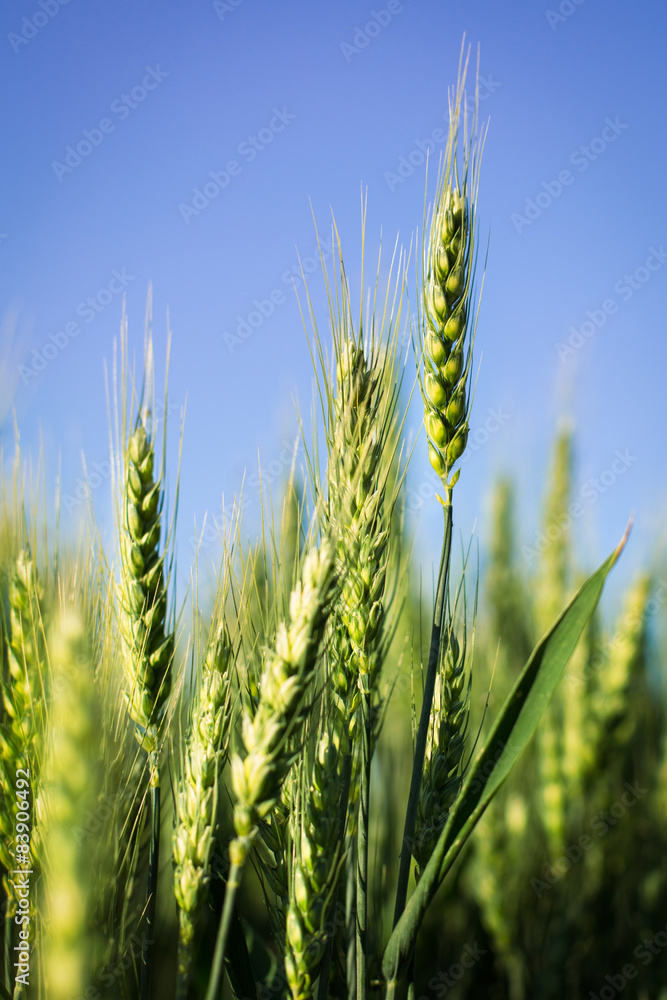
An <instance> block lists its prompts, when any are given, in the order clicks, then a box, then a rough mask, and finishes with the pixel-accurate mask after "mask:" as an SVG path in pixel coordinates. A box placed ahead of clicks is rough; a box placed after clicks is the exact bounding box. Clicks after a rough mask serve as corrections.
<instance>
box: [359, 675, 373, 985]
mask: <svg viewBox="0 0 667 1000" xmlns="http://www.w3.org/2000/svg"><path fill="white" fill-rule="evenodd" d="M359 683H360V685H361V712H360V716H361V773H360V776H359V819H358V823H359V825H358V827H357V1000H366V997H367V996H368V971H367V961H366V956H367V954H368V936H367V935H368V806H369V796H370V770H371V687H370V684H371V678H370V673H363V674H361V675H360V677H359Z"/></svg>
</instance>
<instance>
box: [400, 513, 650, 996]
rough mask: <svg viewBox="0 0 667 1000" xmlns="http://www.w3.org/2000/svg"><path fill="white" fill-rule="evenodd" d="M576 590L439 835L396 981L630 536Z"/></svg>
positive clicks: (408, 918)
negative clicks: (426, 916) (449, 873)
mask: <svg viewBox="0 0 667 1000" xmlns="http://www.w3.org/2000/svg"><path fill="white" fill-rule="evenodd" d="M629 530H630V527H629V526H628V530H627V531H626V533H625V535H624V536H623V539H622V540H621V542H620V544H619V546H618V548H616V549H615V550H614V552H612V554H611V555H610V556H609V558H608V559H607V560H606V561H605V562H604V563H603V564H602V565H601V566H600V568H599V569H598V570H597V571H596V572H595V573H593V575H592V576H590V577H589V578H588V580H587V581H586V582H585V583H584V584H583V586H582V587H581V588H580V589H579V590H578V591H577V593H576V594H575V596H574V597H573V598H572V600H571V601H570V603H569V604H568V605H567V607H566V608H565V610H564V611H563V612H562V614H561V615H560V617H559V618H558V619H557V621H556V623H555V624H554V625H553V626H552V627H551V629H550V630H549V631H548V632H547V634H546V635H545V636H544V638H543V639H542V640H541V641H540V642H539V643H538V645H537V646H536V647H535V649H534V650H533V652H532V653H531V656H530V658H529V660H528V662H527V664H526V666H525V667H524V668H523V670H522V672H521V675H520V676H519V678H518V680H517V682H516V684H515V685H514V687H513V688H512V691H511V692H510V694H509V695H508V698H507V701H506V702H505V704H504V705H503V707H502V709H501V710H500V713H499V714H498V717H497V718H496V721H495V723H494V725H493V728H492V730H491V732H490V734H489V736H488V738H487V740H486V742H485V744H484V746H483V748H482V749H481V750H480V752H479V754H478V755H477V757H476V759H475V760H474V762H473V763H472V764H471V766H470V768H469V770H468V775H467V778H466V780H465V783H464V785H463V788H462V789H461V794H460V795H459V797H458V798H457V800H456V802H455V804H454V806H453V808H452V811H451V812H450V814H449V818H448V820H447V824H446V826H445V828H444V830H443V831H442V833H441V834H440V838H439V840H438V843H437V845H436V848H435V850H434V852H433V854H432V856H431V859H430V860H429V863H428V864H427V866H426V868H425V869H424V872H423V874H422V876H421V878H420V880H419V884H418V886H417V888H416V889H415V891H414V893H413V895H412V897H411V898H410V901H409V903H408V905H407V906H406V908H405V910H404V912H403V914H402V916H401V918H400V920H399V921H398V923H397V924H396V927H395V928H394V931H393V933H392V935H391V937H390V939H389V943H388V944H387V947H386V949H385V952H384V957H383V961H382V971H383V974H384V976H385V978H386V980H387V981H388V982H395V981H396V980H397V979H398V978H399V976H400V975H401V974H402V973H403V971H404V970H405V966H406V964H407V962H408V960H409V958H410V955H411V954H412V950H413V948H414V944H415V941H416V938H417V934H418V932H419V928H420V926H421V922H422V920H423V918H424V914H425V912H426V910H427V908H428V906H429V904H430V902H431V900H432V899H433V897H434V896H435V894H436V892H437V891H438V889H439V888H440V885H441V884H442V881H443V879H444V877H445V875H446V874H447V872H448V871H449V869H450V868H451V867H452V865H453V864H454V861H455V860H456V858H457V856H458V854H459V852H460V851H461V848H462V847H463V845H464V844H465V842H466V840H467V839H468V837H469V836H470V834H471V833H472V831H473V829H474V827H475V825H476V824H477V822H478V821H479V819H480V817H481V816H482V814H483V812H484V810H485V809H486V807H487V806H488V804H489V802H490V801H491V799H492V798H493V796H494V795H495V794H496V792H497V791H498V789H499V788H500V786H501V785H502V784H503V782H504V781H505V779H506V778H507V776H508V774H509V773H510V771H511V770H512V767H513V766H514V764H515V762H516V760H517V758H518V757H519V755H520V754H521V753H522V751H523V750H524V749H525V747H526V745H527V743H528V741H529V740H530V738H531V736H532V735H533V733H534V732H535V729H536V728H537V724H538V722H539V721H540V718H541V716H542V713H543V712H544V709H545V708H546V707H547V705H548V703H549V699H550V698H551V696H552V694H553V693H554V691H555V689H556V686H557V684H558V682H559V680H560V679H561V677H562V675H563V673H564V671H565V667H566V666H567V663H568V660H569V659H570V657H571V656H572V654H573V652H574V650H575V648H576V645H577V643H578V641H579V638H580V636H581V633H582V632H583V630H584V628H585V627H586V624H587V623H588V621H589V619H590V617H591V615H592V614H593V612H594V611H595V608H596V606H597V603H598V601H599V599H600V596H601V594H602V588H603V586H604V583H605V580H606V578H607V575H608V573H609V571H610V570H611V568H612V566H613V565H614V563H615V562H616V560H617V559H618V557H619V555H620V553H621V551H622V549H623V547H624V545H625V543H626V541H627V537H628V533H629Z"/></svg>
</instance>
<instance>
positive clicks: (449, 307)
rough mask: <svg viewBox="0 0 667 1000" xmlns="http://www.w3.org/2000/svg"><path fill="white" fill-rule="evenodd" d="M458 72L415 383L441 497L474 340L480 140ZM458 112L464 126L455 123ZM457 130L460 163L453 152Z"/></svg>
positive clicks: (461, 430) (463, 427) (458, 431)
mask: <svg viewBox="0 0 667 1000" xmlns="http://www.w3.org/2000/svg"><path fill="white" fill-rule="evenodd" d="M464 83H465V71H464V72H463V74H462V76H461V78H460V80H459V85H458V88H457V91H456V96H455V98H454V100H453V101H450V124H449V133H448V136H447V146H446V149H445V157H444V166H443V169H442V171H441V173H440V177H439V180H438V190H437V196H436V202H435V207H434V209H433V214H432V217H431V225H430V232H429V237H428V240H426V239H425V241H424V254H423V263H422V282H421V298H422V302H423V305H422V310H421V318H420V324H419V337H420V348H421V351H420V354H421V369H420V385H421V389H422V397H423V400H424V422H425V425H426V432H427V435H428V451H429V458H430V460H431V465H432V466H433V468H434V469H435V471H436V472H437V474H438V475H439V476H440V478H441V480H442V482H443V485H444V486H445V489H446V490H447V492H449V490H450V489H451V487H453V486H454V484H455V483H456V480H457V479H458V473H455V475H454V477H453V478H452V479H451V481H450V479H449V476H450V473H451V471H452V469H453V467H454V466H455V464H456V462H457V461H458V460H459V459H460V458H461V456H462V455H463V452H464V451H465V447H466V444H467V441H468V426H469V425H468V416H469V411H470V398H469V388H470V387H469V381H470V368H471V365H472V341H473V339H474V316H473V313H474V288H473V279H474V268H475V249H476V206H477V188H478V173H479V161H480V156H481V150H482V146H483V139H484V137H483V135H482V136H479V135H478V134H477V133H476V131H475V130H476V126H477V121H476V113H475V116H474V117H473V121H472V131H470V130H469V128H468V121H467V112H466V110H465V102H464V96H465V91H464V90H463V86H464ZM462 106H463V122H462V121H461V117H462ZM461 130H462V131H463V155H462V165H461V167H460V168H459V164H458V160H457V146H458V143H459V135H460V132H461Z"/></svg>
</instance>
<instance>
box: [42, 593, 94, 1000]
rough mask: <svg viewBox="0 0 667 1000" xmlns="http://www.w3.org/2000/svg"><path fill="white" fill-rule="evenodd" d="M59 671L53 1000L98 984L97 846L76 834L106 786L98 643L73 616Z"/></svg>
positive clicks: (53, 752) (57, 646)
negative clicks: (93, 873) (94, 922)
mask: <svg viewBox="0 0 667 1000" xmlns="http://www.w3.org/2000/svg"><path fill="white" fill-rule="evenodd" d="M49 647H50V652H51V662H52V667H53V685H52V697H51V706H50V713H49V743H48V752H47V758H46V766H45V773H44V792H43V796H42V798H41V800H40V812H41V817H40V819H41V822H42V824H43V829H44V835H43V842H44V869H45V873H44V874H45V878H44V884H45V889H44V906H45V911H46V912H45V914H44V922H43V933H44V954H43V971H44V979H45V986H46V995H47V996H49V997H50V998H53V1000H68V998H71V997H78V996H82V995H84V994H86V995H87V993H88V988H89V987H90V986H91V985H92V983H93V982H94V976H95V970H96V964H97V963H96V958H95V948H96V946H97V945H98V944H99V941H98V940H97V938H96V937H95V934H94V932H93V930H92V928H91V917H92V912H93V908H94V903H95V901H94V898H93V894H92V893H91V891H90V886H91V879H90V868H91V864H94V863H95V862H96V861H97V862H99V860H100V859H99V858H95V859H93V858H91V844H90V843H87V844H81V843H80V842H79V840H78V838H77V837H76V836H73V833H72V831H73V830H74V829H75V828H76V827H77V826H78V824H79V823H80V821H81V817H82V816H83V815H85V814H86V811H87V810H89V811H91V812H93V811H94V810H95V807H96V805H97V801H98V798H97V797H98V793H99V792H100V790H101V789H102V787H103V774H102V756H101V734H102V719H101V711H100V705H99V703H98V699H97V692H96V689H95V685H94V679H93V665H92V655H91V648H90V642H89V639H88V635H87V634H86V630H85V627H84V624H83V621H82V619H81V617H80V616H79V614H78V613H77V612H76V611H73V610H68V611H66V612H65V613H64V614H63V615H62V617H61V620H60V621H59V622H58V623H57V626H56V627H55V628H54V629H53V630H52V632H51V634H50V642H49Z"/></svg>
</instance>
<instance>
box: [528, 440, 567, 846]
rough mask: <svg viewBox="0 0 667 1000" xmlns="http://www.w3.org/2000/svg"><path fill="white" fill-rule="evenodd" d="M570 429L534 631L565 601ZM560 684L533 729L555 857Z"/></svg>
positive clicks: (551, 497)
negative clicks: (538, 722) (535, 728)
mask: <svg viewBox="0 0 667 1000" xmlns="http://www.w3.org/2000/svg"><path fill="white" fill-rule="evenodd" d="M572 463H573V455H572V432H571V429H570V428H564V429H562V430H561V431H560V432H559V434H558V436H557V438H556V442H555V447H554V453H553V456H552V463H551V471H550V475H549V482H548V486H547V493H546V498H545V505H544V532H545V534H546V536H547V538H548V539H549V542H548V544H547V545H546V547H545V549H544V551H543V552H542V553H541V556H540V563H539V567H538V573H537V578H536V581H535V584H534V586H535V594H536V600H535V605H534V607H535V625H536V631H537V634H538V635H542V633H543V632H544V631H545V630H546V629H547V628H548V627H549V625H550V623H551V622H552V621H553V620H554V618H556V616H557V615H558V614H559V613H560V609H561V608H562V607H563V605H564V604H565V601H566V600H567V597H568V591H569V586H570V563H571V554H572V553H571V544H572V543H571V537H570V532H569V530H568V529H567V525H568V520H567V517H568V515H567V509H568V505H569V503H570V495H571V490H572ZM566 691H567V687H566V686H565V685H563V686H561V687H560V688H558V689H557V691H556V693H555V695H554V697H553V698H552V700H551V703H550V705H549V707H548V709H547V711H546V712H545V714H544V718H543V719H542V721H541V723H540V727H539V729H538V732H537V741H536V742H537V746H538V748H539V757H538V761H539V768H540V775H541V779H542V809H541V816H542V821H543V824H544V828H545V831H546V834H547V839H548V841H549V845H550V849H551V851H552V853H554V856H557V852H558V851H560V849H561V848H562V846H563V839H564V837H565V836H566V813H567V800H566V792H565V788H566V785H565V778H564V774H563V763H564V745H563V744H564V737H565V704H564V700H565V693H566Z"/></svg>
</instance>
